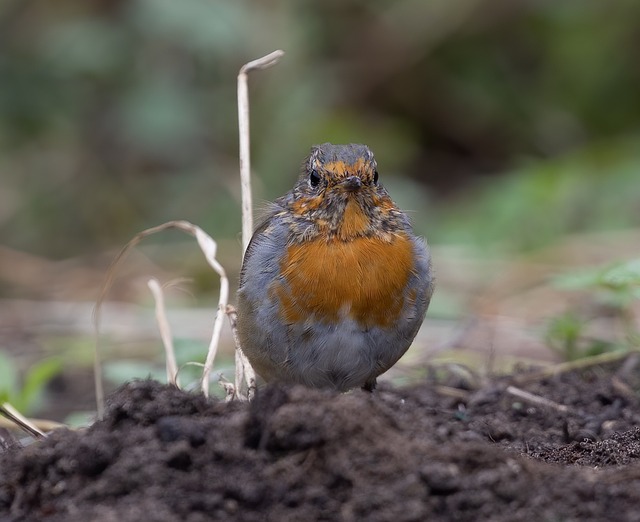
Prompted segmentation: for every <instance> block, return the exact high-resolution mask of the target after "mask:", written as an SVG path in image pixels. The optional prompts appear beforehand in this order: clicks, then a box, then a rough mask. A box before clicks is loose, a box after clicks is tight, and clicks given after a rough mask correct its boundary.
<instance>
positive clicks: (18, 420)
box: [0, 402, 47, 439]
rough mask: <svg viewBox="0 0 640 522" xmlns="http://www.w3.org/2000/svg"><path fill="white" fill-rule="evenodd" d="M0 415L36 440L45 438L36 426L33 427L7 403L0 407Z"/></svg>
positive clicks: (44, 434)
mask: <svg viewBox="0 0 640 522" xmlns="http://www.w3.org/2000/svg"><path fill="white" fill-rule="evenodd" d="M0 414H2V415H4V416H5V417H6V418H7V419H9V420H11V421H12V422H14V423H15V424H17V425H18V426H20V427H21V428H22V429H23V430H24V431H26V432H27V433H29V434H30V435H32V436H33V437H35V438H36V439H44V438H45V437H46V436H47V434H46V433H44V432H43V431H41V430H39V429H38V427H37V426H35V425H34V424H33V423H32V422H31V421H30V420H29V419H27V418H26V417H25V416H24V415H22V414H21V413H20V412H19V411H18V410H16V409H15V408H14V407H13V406H11V404H9V403H8V402H4V403H2V405H0Z"/></svg>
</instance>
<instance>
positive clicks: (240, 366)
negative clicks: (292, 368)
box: [224, 305, 256, 400]
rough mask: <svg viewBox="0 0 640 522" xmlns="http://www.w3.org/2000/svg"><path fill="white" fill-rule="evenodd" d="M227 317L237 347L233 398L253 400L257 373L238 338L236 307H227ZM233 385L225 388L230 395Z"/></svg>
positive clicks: (227, 385)
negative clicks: (243, 391) (243, 387)
mask: <svg viewBox="0 0 640 522" xmlns="http://www.w3.org/2000/svg"><path fill="white" fill-rule="evenodd" d="M227 317H228V318H229V324H230V325H231V333H232V334H233V341H234V343H235V345H236V356H235V368H236V371H235V385H234V392H233V396H234V397H235V398H238V399H241V400H242V399H247V400H251V399H253V396H254V395H255V392H256V372H255V371H254V369H253V367H252V366H251V363H250V362H249V359H247V356H246V355H245V354H244V352H243V351H242V347H241V346H240V339H239V338H238V329H237V327H236V324H237V321H238V313H237V312H236V309H235V307H233V306H231V305H228V306H227ZM243 378H244V380H245V382H246V384H247V393H246V395H243V394H242V379H243ZM229 386H231V384H228V383H225V384H224V388H225V391H226V392H227V393H229V390H228V387H229Z"/></svg>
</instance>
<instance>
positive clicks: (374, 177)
mask: <svg viewBox="0 0 640 522" xmlns="http://www.w3.org/2000/svg"><path fill="white" fill-rule="evenodd" d="M373 184H374V185H377V184H378V171H377V170H375V171H373Z"/></svg>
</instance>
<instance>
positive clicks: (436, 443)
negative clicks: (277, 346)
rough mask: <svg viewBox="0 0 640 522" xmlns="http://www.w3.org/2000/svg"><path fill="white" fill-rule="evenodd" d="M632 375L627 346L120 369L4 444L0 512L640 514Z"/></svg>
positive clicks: (389, 516) (48, 517)
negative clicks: (433, 371) (494, 360)
mask: <svg viewBox="0 0 640 522" xmlns="http://www.w3.org/2000/svg"><path fill="white" fill-rule="evenodd" d="M638 390H640V363H639V358H638V356H637V355H631V356H629V357H627V358H626V359H622V360H620V361H618V362H614V363H610V364H605V365H597V366H588V367H584V368H582V369H575V370H573V371H568V372H567V371H565V372H563V373H557V374H553V373H550V372H544V371H543V372H540V373H535V372H530V373H520V374H516V375H512V376H508V377H500V378H495V379H490V380H486V381H485V382H484V384H482V385H481V386H469V383H464V382H454V381H452V382H442V381H439V382H435V381H433V380H428V381H425V382H423V383H421V384H417V385H414V386H412V387H408V388H393V387H390V386H389V385H383V386H381V387H380V388H379V389H378V390H376V391H375V392H374V393H367V392H363V391H360V390H354V391H352V392H349V393H346V394H339V393H335V392H330V391H321V390H311V389H306V388H303V387H286V386H281V385H268V386H265V387H263V388H261V389H259V390H258V393H257V396H256V398H255V399H254V400H253V401H252V402H251V403H240V402H230V403H228V402H223V401H219V400H215V399H205V398H204V397H203V396H202V395H195V394H191V393H187V392H184V391H181V390H178V389H176V388H175V387H172V386H169V385H163V384H160V383H158V382H155V381H150V380H147V381H134V382H131V383H129V384H126V385H125V386H123V387H121V388H119V389H118V390H117V391H116V392H115V393H113V394H112V395H111V397H110V399H109V403H108V410H107V414H106V416H105V418H104V420H102V421H99V422H96V423H95V424H94V425H92V426H91V427H90V428H88V429H86V430H81V431H71V430H65V429H63V430H57V431H55V432H53V433H51V434H50V435H49V436H48V437H47V438H46V439H44V440H42V441H37V442H34V443H33V444H30V445H28V446H26V447H17V445H13V446H11V447H6V448H5V449H4V450H3V451H2V454H0V521H2V522H5V521H25V522H26V521H29V522H31V521H40V520H45V521H76V520H78V521H80V520H82V521H87V520H96V521H117V522H126V521H139V520H145V521H158V522H160V521H171V522H173V521H176V520H184V521H189V522H198V521H206V520H243V521H270V520H273V521H284V520H304V521H311V520H326V521H363V520H366V521H394V522H402V521H424V520H429V521H438V520H461V521H462V520H469V521H477V520H492V521H510V522H513V521H519V520H522V521H532V520H563V521H572V520H575V521H578V520H579V521H585V520H616V521H622V520H640V463H639V459H640V429H639V428H638V426H640V395H639V394H638Z"/></svg>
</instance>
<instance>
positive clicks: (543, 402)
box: [507, 386, 570, 413]
mask: <svg viewBox="0 0 640 522" xmlns="http://www.w3.org/2000/svg"><path fill="white" fill-rule="evenodd" d="M507 393H509V394H510V395H513V396H514V397H517V398H518V399H522V400H523V401H526V402H529V403H531V404H535V405H536V406H544V407H546V408H551V409H552V410H556V411H559V412H561V413H568V412H569V411H570V410H569V408H568V407H567V406H565V405H564V404H558V403H557V402H554V401H552V400H551V399H547V398H546V397H541V396H540V395H535V394H533V393H529V392H528V391H524V390H521V389H520V388H516V387H515V386H507Z"/></svg>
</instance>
